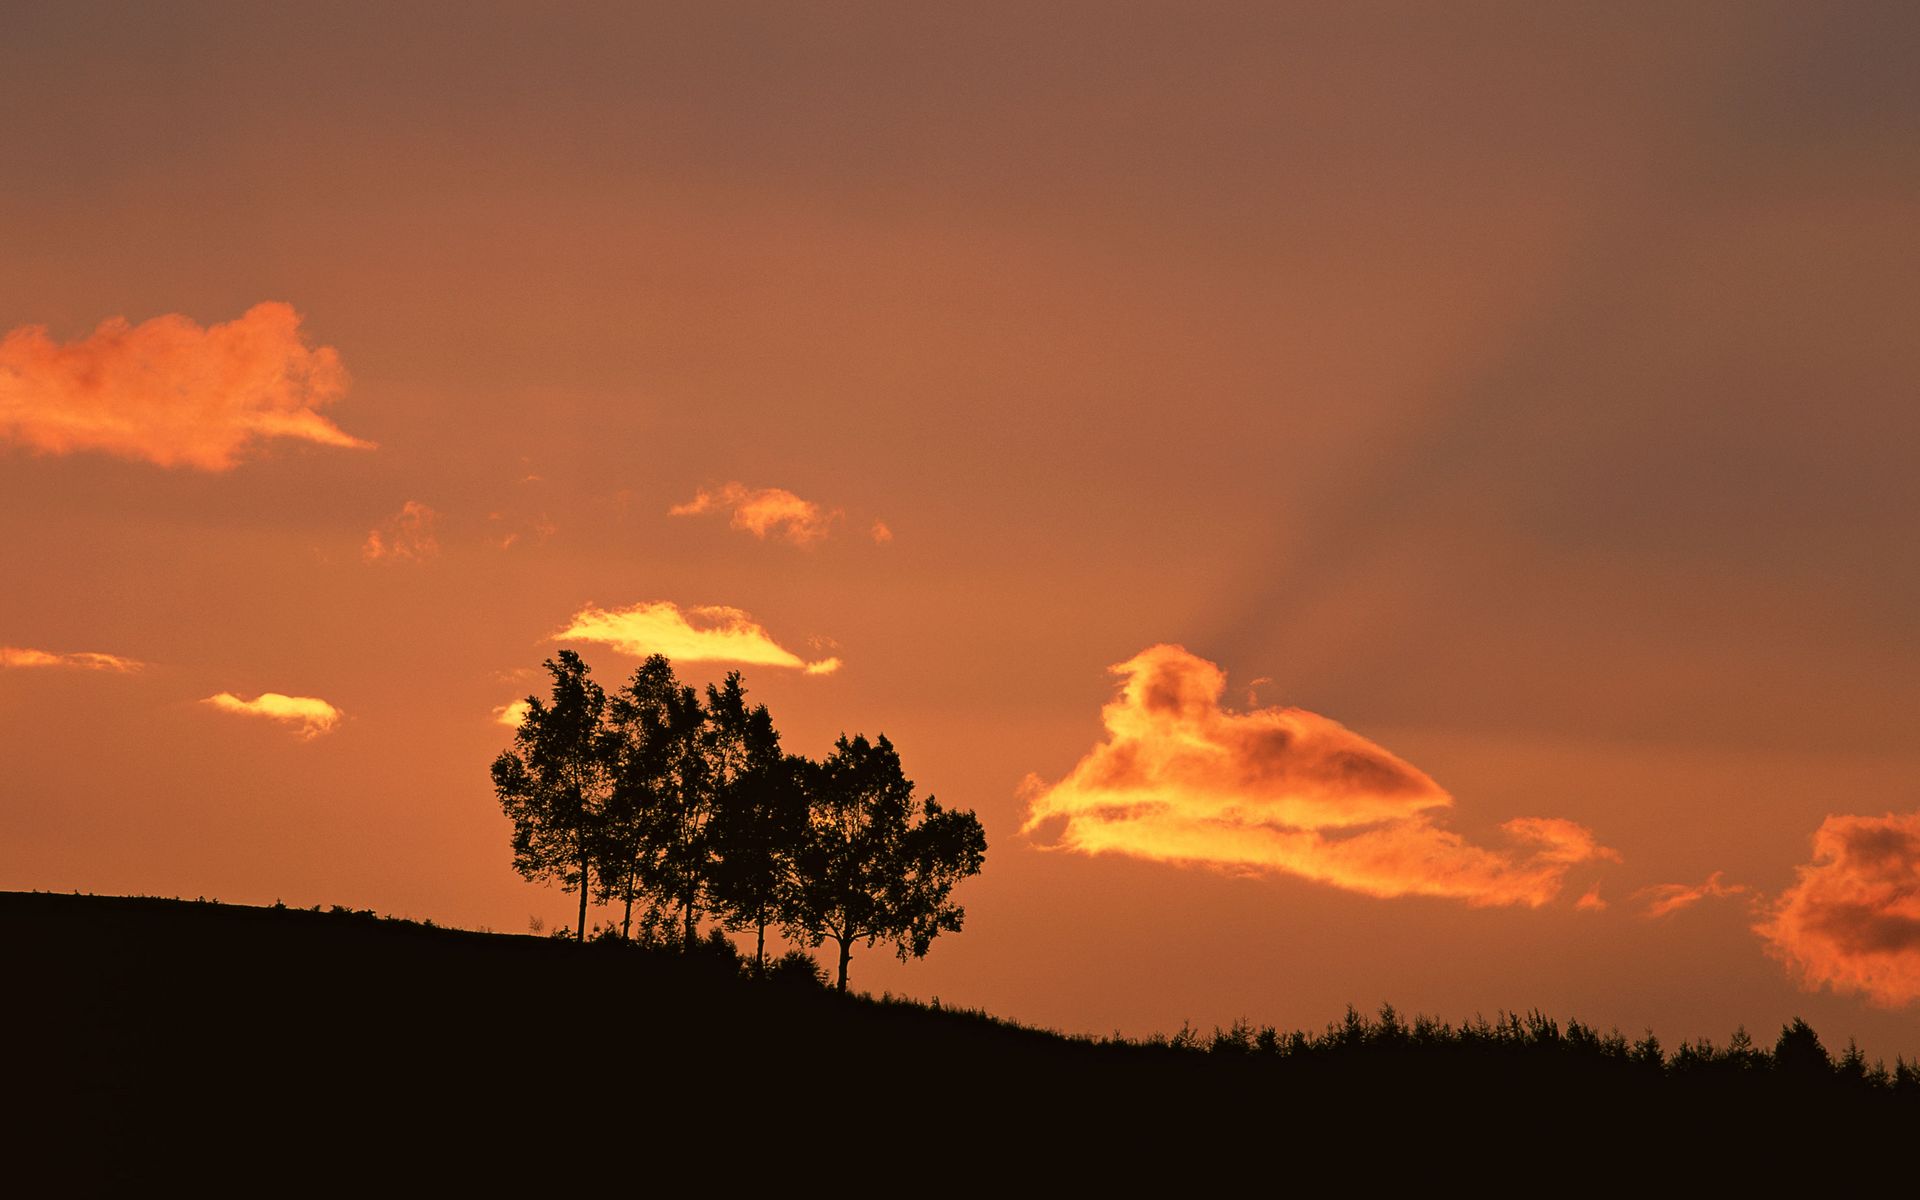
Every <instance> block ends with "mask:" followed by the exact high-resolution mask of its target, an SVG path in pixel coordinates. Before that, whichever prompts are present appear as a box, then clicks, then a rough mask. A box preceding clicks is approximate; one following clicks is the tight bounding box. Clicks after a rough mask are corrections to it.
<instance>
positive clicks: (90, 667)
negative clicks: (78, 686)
mask: <svg viewBox="0 0 1920 1200" xmlns="http://www.w3.org/2000/svg"><path fill="white" fill-rule="evenodd" d="M144 666H146V664H145V663H143V662H139V661H138V660H136V659H131V658H121V657H120V656H119V655H118V654H101V653H99V652H98V651H95V650H77V651H74V652H73V653H71V654H55V653H53V652H51V651H48V650H29V649H27V648H26V647H23V646H0V667H66V668H68V669H70V670H79V671H120V672H123V673H124V672H128V671H138V670H139V669H140V668H141V667H144Z"/></svg>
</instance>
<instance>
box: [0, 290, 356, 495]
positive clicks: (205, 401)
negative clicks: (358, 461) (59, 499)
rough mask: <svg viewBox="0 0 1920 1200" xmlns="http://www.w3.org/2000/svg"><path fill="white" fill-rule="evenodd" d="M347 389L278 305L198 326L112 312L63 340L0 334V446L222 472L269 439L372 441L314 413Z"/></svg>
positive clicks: (40, 331)
mask: <svg viewBox="0 0 1920 1200" xmlns="http://www.w3.org/2000/svg"><path fill="white" fill-rule="evenodd" d="M346 390H347V374H346V371H345V370H343V369H342V368H341V366H340V356H339V355H338V354H337V353H336V352H335V351H334V350H333V348H332V347H330V346H320V347H309V346H308V345H307V344H306V341H305V339H304V338H302V337H301V336H300V314H298V313H296V312H295V311H294V310H293V309H292V307H290V306H289V305H285V304H275V303H269V304H256V305H254V306H253V307H252V308H251V309H248V310H247V313H246V315H245V316H242V317H241V318H240V319H239V320H236V321H229V322H227V323H225V324H223V325H210V326H208V327H206V328H204V329H203V328H201V327H200V326H199V325H197V324H195V323H194V322H193V321H191V320H189V319H188V318H186V317H183V316H180V315H178V314H173V315H169V316H164V317H155V318H153V319H152V320H150V321H142V322H141V323H140V324H138V325H130V324H128V323H127V321H126V320H125V319H124V318H120V317H115V318H113V319H112V320H109V321H106V322H103V323H102V324H101V325H100V327H99V328H98V329H96V330H94V331H93V333H92V334H91V335H90V336H88V337H86V338H83V339H81V340H79V341H77V342H69V343H67V344H66V345H60V344H58V343H56V342H55V341H54V340H53V339H52V338H50V337H49V336H47V330H46V328H45V327H44V326H39V325H27V326H22V327H21V328H19V329H16V330H14V331H13V332H11V333H9V334H7V335H6V337H5V338H0V443H4V442H12V443H14V444H16V445H20V446H25V447H26V448H28V449H29V450H32V451H35V452H36V453H40V454H74V453H78V452H81V451H87V450H92V451H98V452H101V453H104V454H113V455H117V456H119V457H121V458H131V459H139V460H143V461H145V462H150V463H156V464H158V465H160V466H163V467H195V468H198V469H199V470H202V471H224V470H227V469H228V468H230V467H232V466H234V465H235V464H236V463H237V462H239V461H240V459H241V458H242V457H243V456H244V455H245V453H246V451H248V450H249V449H250V448H251V447H252V446H253V444H254V443H255V442H258V441H263V440H265V439H268V438H297V439H300V440H303V441H309V442H318V443H320V444H321V445H325V446H354V447H368V446H371V444H372V443H370V442H363V441H361V440H360V439H358V438H355V437H352V436H350V435H348V434H346V433H344V432H342V431H341V430H340V428H339V427H338V426H336V425H334V424H333V423H332V422H331V421H329V420H327V419H326V418H325V417H323V416H321V415H320V413H319V411H318V410H319V409H321V408H324V407H325V406H326V405H328V404H331V403H333V402H334V401H335V400H338V399H339V398H340V397H341V395H342V394H344V393H345V392H346Z"/></svg>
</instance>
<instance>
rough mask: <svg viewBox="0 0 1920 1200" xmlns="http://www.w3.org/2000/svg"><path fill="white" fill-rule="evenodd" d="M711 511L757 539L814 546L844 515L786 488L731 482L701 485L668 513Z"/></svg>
mask: <svg viewBox="0 0 1920 1200" xmlns="http://www.w3.org/2000/svg"><path fill="white" fill-rule="evenodd" d="M709 512H731V513H732V514H733V516H732V518H731V519H730V520H729V521H728V522H727V523H728V524H729V525H731V526H732V527H733V528H735V529H743V530H745V531H747V532H748V533H751V534H752V535H753V536H755V537H757V538H765V537H767V536H768V535H770V534H771V535H772V536H774V537H780V538H784V539H786V540H787V541H789V542H792V543H793V544H794V545H796V546H811V545H812V544H813V543H815V542H817V541H819V540H821V539H822V538H824V537H826V536H827V534H828V533H830V532H831V531H832V529H833V523H834V522H835V521H836V520H838V519H839V518H840V516H841V515H842V514H841V511H840V510H839V509H837V508H836V509H831V510H829V509H826V508H823V507H821V506H820V505H818V504H815V503H814V502H813V501H811V500H802V499H801V498H800V497H798V496H796V495H794V494H793V493H792V492H789V491H788V490H786V489H785V488H749V487H748V486H747V485H746V484H744V483H729V484H727V485H725V486H724V487H721V488H719V489H718V490H715V491H708V490H707V489H706V488H702V489H700V490H699V491H698V492H695V493H694V496H693V499H691V500H689V501H687V502H686V503H685V504H676V505H674V506H673V507H672V508H669V509H668V510H667V515H669V516H674V517H692V516H698V515H700V514H701V513H709ZM888 536H889V537H891V536H892V534H891V533H889V534H888Z"/></svg>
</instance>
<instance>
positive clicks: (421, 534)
mask: <svg viewBox="0 0 1920 1200" xmlns="http://www.w3.org/2000/svg"><path fill="white" fill-rule="evenodd" d="M439 525H440V514H439V513H437V512H435V511H434V510H433V509H431V508H428V507H427V506H426V505H424V504H422V503H420V502H419V501H418V500H409V501H407V502H406V503H405V504H403V505H401V506H400V511H399V512H397V513H395V514H393V516H391V517H389V518H387V522H386V524H384V525H382V526H381V527H380V528H378V529H375V530H372V531H370V532H369V533H368V534H367V540H366V544H365V545H363V546H361V547H360V557H361V558H363V559H365V560H366V561H367V562H370V563H376V562H378V563H396V562H425V561H426V560H427V559H429V558H432V557H433V556H434V555H436V554H438V553H440V541H439V539H438V538H437V537H435V536H434V531H435V530H436V529H437V528H438V527H439Z"/></svg>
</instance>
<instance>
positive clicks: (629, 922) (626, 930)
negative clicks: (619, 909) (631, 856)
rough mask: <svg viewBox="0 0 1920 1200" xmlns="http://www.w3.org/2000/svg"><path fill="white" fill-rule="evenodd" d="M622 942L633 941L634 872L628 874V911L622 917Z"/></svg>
mask: <svg viewBox="0 0 1920 1200" xmlns="http://www.w3.org/2000/svg"><path fill="white" fill-rule="evenodd" d="M620 940H621V941H623V942H630V941H632V940H633V872H632V871H628V872H627V911H626V912H625V913H623V914H622V915H621V917H620Z"/></svg>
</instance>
